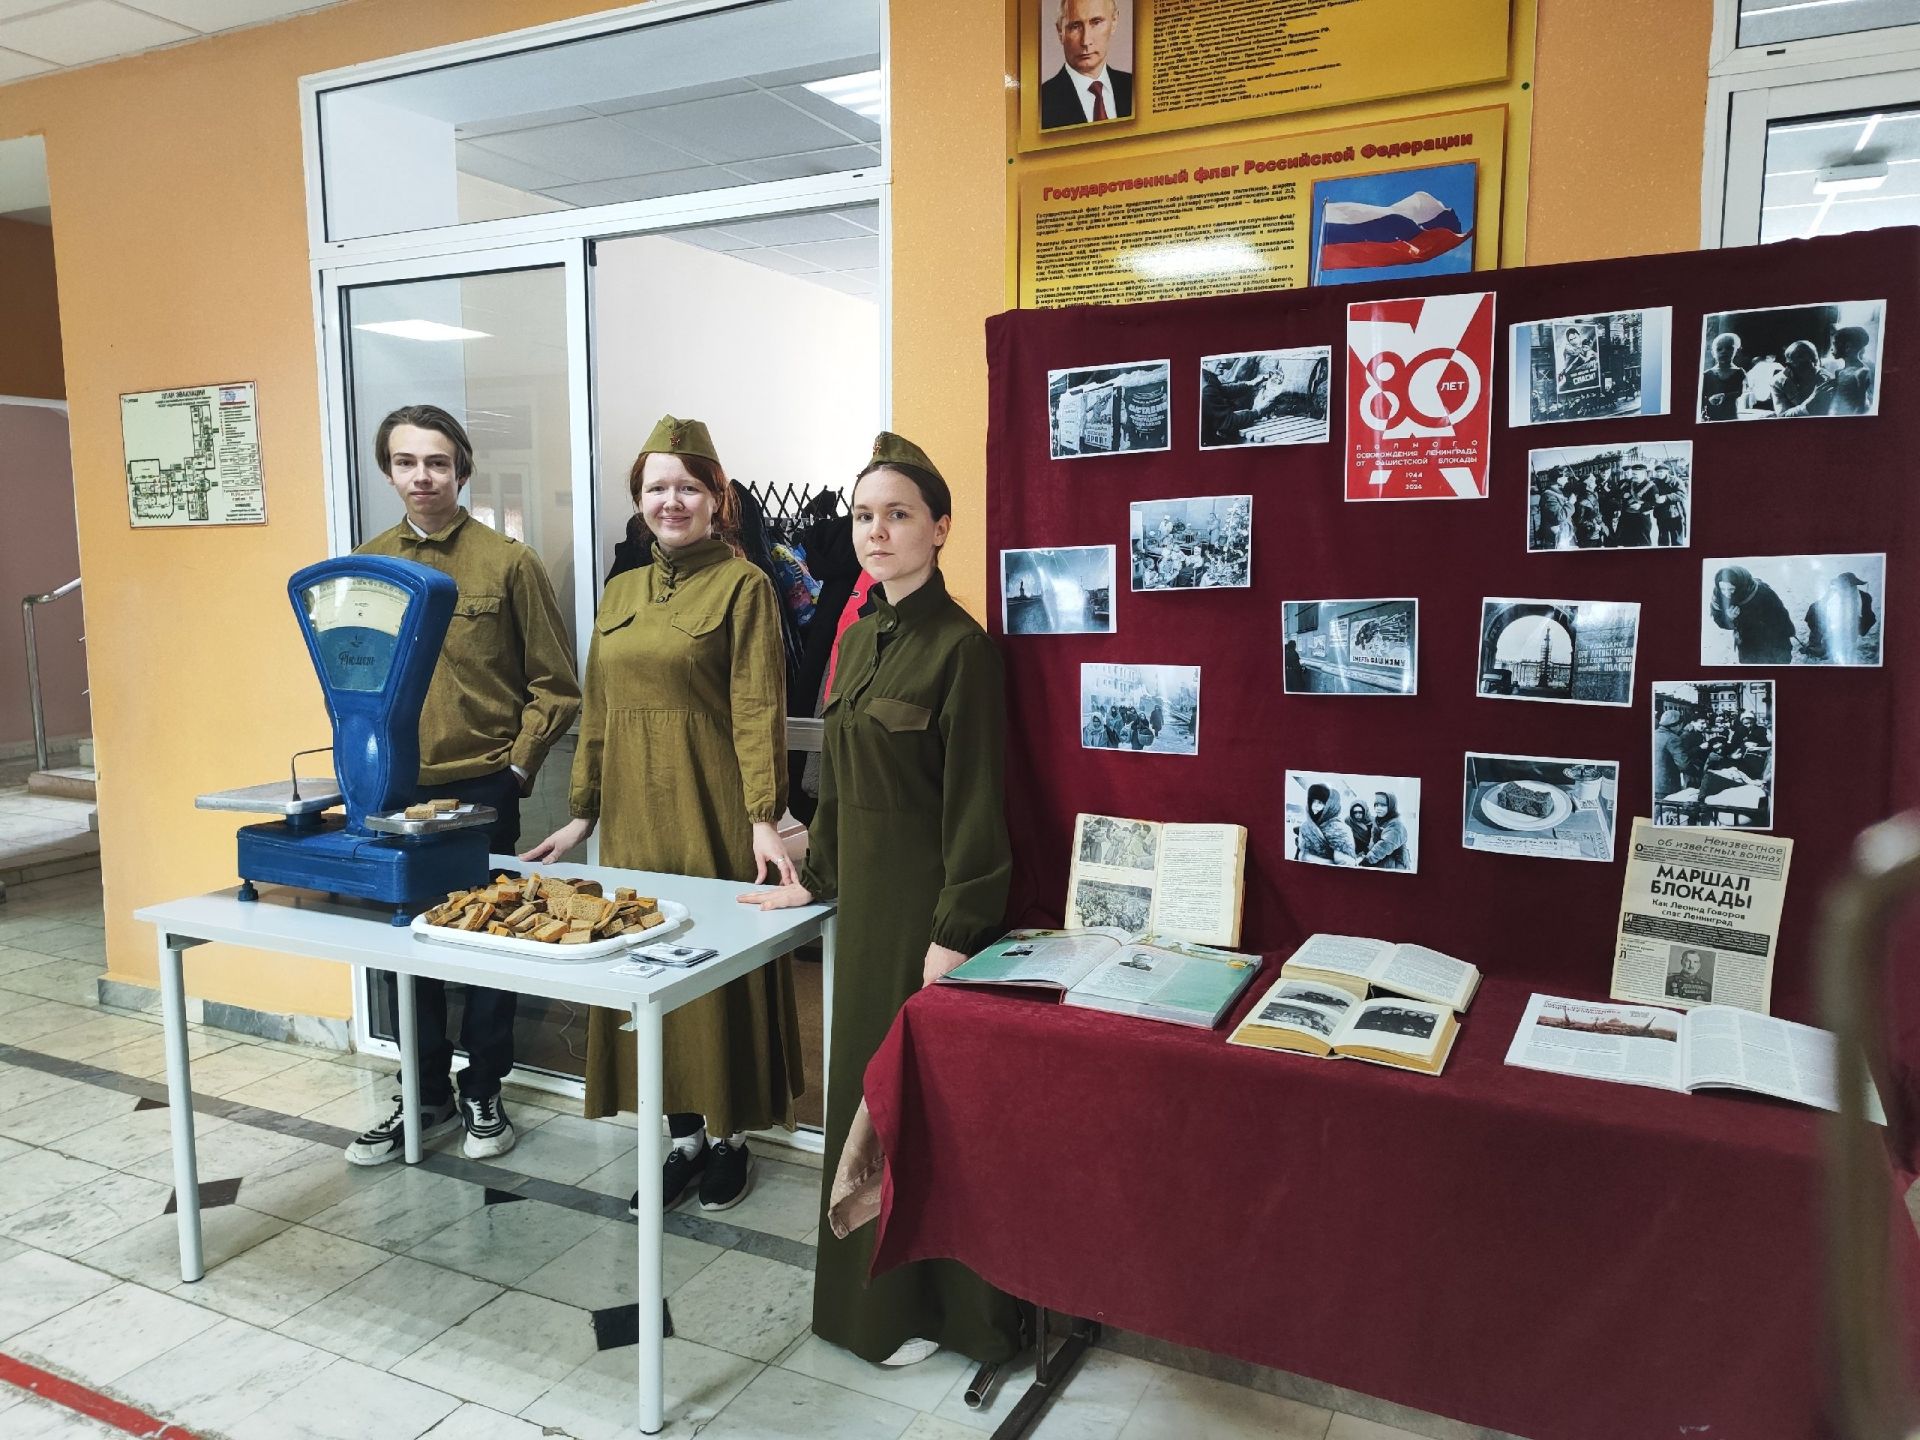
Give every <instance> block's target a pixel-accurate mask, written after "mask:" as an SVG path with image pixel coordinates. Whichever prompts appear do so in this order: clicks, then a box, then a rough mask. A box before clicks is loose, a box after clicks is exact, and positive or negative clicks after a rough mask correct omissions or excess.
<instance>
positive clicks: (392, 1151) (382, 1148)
mask: <svg viewBox="0 0 1920 1440" xmlns="http://www.w3.org/2000/svg"><path fill="white" fill-rule="evenodd" d="M420 1109H421V1111H422V1115H421V1123H420V1143H421V1144H422V1145H424V1144H426V1143H427V1142H428V1141H430V1140H437V1139H439V1138H440V1137H441V1136H442V1135H444V1134H446V1133H447V1132H448V1131H449V1130H451V1129H453V1127H454V1126H456V1125H458V1124H459V1123H460V1118H459V1114H458V1112H457V1111H456V1109H455V1107H454V1103H453V1101H452V1099H448V1100H445V1101H443V1102H442V1103H441V1104H438V1105H426V1104H422V1105H421V1107H420ZM406 1149H407V1145H406V1127H405V1126H404V1125H402V1124H401V1105H400V1097H399V1096H398V1095H396V1096H394V1097H393V1113H392V1114H391V1115H389V1116H387V1118H386V1119H384V1120H382V1121H381V1122H380V1123H379V1124H378V1125H375V1126H374V1127H373V1128H372V1129H370V1130H368V1131H366V1132H365V1133H363V1134H362V1135H361V1136H360V1138H359V1139H357V1140H355V1141H354V1142H353V1143H352V1144H351V1145H349V1146H347V1163H348V1164H350V1165H384V1164H385V1163H386V1162H387V1161H389V1160H398V1159H399V1158H400V1157H401V1156H402V1155H404V1154H405V1153H406Z"/></svg>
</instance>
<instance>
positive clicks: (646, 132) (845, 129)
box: [454, 55, 881, 208]
mask: <svg viewBox="0 0 1920 1440" xmlns="http://www.w3.org/2000/svg"><path fill="white" fill-rule="evenodd" d="M878 63H879V60H878V57H877V56H872V55H862V56H859V57H856V58H854V59H851V60H834V61H830V62H825V63H821V64H816V65H811V66H807V67H804V68H802V69H797V70H783V71H778V72H775V73H772V74H766V75H750V76H744V77H741V78H739V79H735V80H729V81H724V82H714V83H706V84H700V85H695V86H689V87H687V88H685V89H680V90H665V91H656V92H654V93H652V94H647V95H630V96H625V97H621V98H616V99H609V100H601V101H597V102H594V103H592V104H588V105H575V106H569V107H567V108H565V109H561V110H547V111H541V112H538V113H535V114H527V115H516V116H509V117H504V118H500V119H494V120H485V121H472V122H469V123H466V124H463V125H459V126H457V127H456V128H455V130H454V135H455V137H456V138H455V154H456V163H457V164H458V165H459V167H460V169H461V171H462V172H464V173H466V174H468V175H477V176H479V177H480V178H482V179H484V180H490V181H492V182H494V183H495V184H497V185H506V186H510V187H511V188H513V189H515V190H520V191H524V192H526V193H529V194H533V195H538V196H543V197H545V198H546V199H548V200H552V201H556V202H558V203H559V204H561V205H566V206H588V205H617V204H621V203H624V202H626V201H630V200H653V199H658V198H659V197H661V196H664V195H690V194H693V193H695V192H697V191H701V190H721V189H727V188H729V187H731V186H735V185H748V184H754V183H756V182H760V181H767V180H795V179H799V178H801V177H802V176H808V175H831V174H834V173H836V172H841V171H850V170H864V169H868V168H871V167H873V166H877V165H878V164H879V163H880V139H881V128H880V125H879V123H878V122H876V121H874V120H870V119H868V118H867V117H866V116H864V115H860V114H856V113H855V112H854V111H852V110H847V109H843V108H841V107H840V106H838V105H835V104H834V103H833V102H832V101H829V100H823V99H822V98H821V97H820V96H818V95H816V94H814V93H813V92H812V91H811V90H808V89H807V88H806V82H807V81H809V80H824V79H830V78H833V77H836V76H841V75H847V74H857V73H860V72H861V71H863V70H867V69H872V68H877V67H878ZM541 208H548V207H544V206H543V207H541Z"/></svg>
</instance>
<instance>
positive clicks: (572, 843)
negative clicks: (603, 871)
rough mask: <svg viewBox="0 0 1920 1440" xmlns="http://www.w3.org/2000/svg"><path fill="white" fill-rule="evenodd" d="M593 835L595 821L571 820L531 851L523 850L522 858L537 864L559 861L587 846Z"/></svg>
mask: <svg viewBox="0 0 1920 1440" xmlns="http://www.w3.org/2000/svg"><path fill="white" fill-rule="evenodd" d="M591 834H593V821H591V820H569V821H568V822H567V823H566V824H564V825H562V826H561V827H560V828H559V829H558V830H556V831H554V832H553V834H551V835H549V836H547V838H546V839H544V840H542V841H541V842H540V843H539V844H538V845H536V846H534V847H533V848H532V849H531V850H522V851H521V852H520V858H521V859H522V860H531V861H534V862H535V863H537V864H538V863H544V862H546V861H550V860H558V859H560V858H561V857H562V856H564V855H565V854H566V853H567V852H568V851H569V850H575V849H578V848H579V847H580V846H582V845H584V844H586V843H587V837H588V836H589V835H591Z"/></svg>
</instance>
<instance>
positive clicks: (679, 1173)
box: [627, 1145, 707, 1220]
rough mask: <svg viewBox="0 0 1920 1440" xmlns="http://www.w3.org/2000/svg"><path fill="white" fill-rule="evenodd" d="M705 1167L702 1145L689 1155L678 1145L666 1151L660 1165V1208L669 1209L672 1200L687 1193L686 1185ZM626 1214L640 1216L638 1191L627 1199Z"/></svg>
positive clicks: (704, 1149)
mask: <svg viewBox="0 0 1920 1440" xmlns="http://www.w3.org/2000/svg"><path fill="white" fill-rule="evenodd" d="M706 1168H707V1147H706V1146H705V1145H702V1146H701V1147H700V1148H699V1149H698V1150H696V1151H694V1152H693V1153H692V1154H691V1155H689V1154H688V1153H687V1152H686V1151H684V1150H682V1149H681V1148H680V1147H679V1146H677V1145H676V1146H674V1147H673V1148H672V1149H670V1150H668V1151H667V1163H666V1164H665V1165H663V1166H661V1167H660V1208H661V1209H662V1210H671V1209H672V1208H673V1206H674V1202H675V1201H676V1200H678V1199H679V1198H680V1197H681V1196H682V1195H684V1194H686V1193H687V1186H689V1185H691V1184H692V1183H693V1177H694V1176H696V1175H698V1174H699V1173H700V1172H701V1171H702V1170H704V1169H706ZM627 1214H629V1215H631V1216H633V1217H634V1218H635V1219H636V1220H637V1219H639V1218H640V1192H639V1191H638V1190H636V1191H634V1192H633V1198H632V1199H631V1200H629V1201H627Z"/></svg>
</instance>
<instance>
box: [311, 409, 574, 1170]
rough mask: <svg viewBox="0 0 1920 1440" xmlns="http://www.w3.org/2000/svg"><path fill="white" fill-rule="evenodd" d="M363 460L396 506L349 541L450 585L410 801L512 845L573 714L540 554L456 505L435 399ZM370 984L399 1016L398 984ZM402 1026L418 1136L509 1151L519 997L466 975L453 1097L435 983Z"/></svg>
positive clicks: (487, 1153) (395, 422) (390, 1141)
mask: <svg viewBox="0 0 1920 1440" xmlns="http://www.w3.org/2000/svg"><path fill="white" fill-rule="evenodd" d="M373 450H374V456H375V458H376V459H377V460H378V461H379V462H380V470H381V473H382V474H384V475H385V476H386V477H387V481H388V483H389V484H391V485H392V486H393V489H394V493H395V494H397V495H398V496H399V497H400V500H401V503H402V504H403V505H405V506H406V510H407V514H406V518H405V519H404V520H402V521H401V522H400V523H399V524H398V525H396V526H394V527H393V528H392V529H391V530H387V531H383V532H382V533H381V534H379V535H376V536H374V537H373V538H372V539H371V540H368V541H367V542H366V543H365V544H363V545H361V546H360V547H359V551H358V552H357V553H359V554H363V555H396V556H398V557H399V558H401V559H402V560H413V561H417V562H418V563H420V564H422V565H431V566H433V568H434V569H436V570H442V571H445V572H446V573H447V574H448V575H451V576H452V577H453V579H454V582H455V583H456V584H457V585H458V586H459V587H460V598H459V600H458V602H457V603H456V604H455V606H454V614H453V619H452V621H451V623H450V624H449V625H448V626H447V638H446V640H445V642H444V643H443V644H442V645H441V648H440V662H439V664H438V666H436V667H435V669H434V672H433V683H432V685H431V686H430V687H429V688H428V690H427V700H426V704H425V705H424V706H423V707H422V708H421V711H420V781H419V792H418V798H419V799H421V800H428V799H432V798H434V797H437V796H450V797H452V798H454V799H457V800H460V801H463V802H472V803H475V804H480V805H490V806H492V807H493V808H494V810H495V811H496V812H497V813H498V816H499V818H498V820H497V821H496V822H495V823H494V825H493V826H492V828H491V829H490V830H489V831H488V843H489V844H490V846H491V848H492V850H493V853H495V854H497V855H511V854H514V853H515V852H516V851H517V850H518V848H519V838H520V800H521V797H522V796H524V795H526V794H527V793H528V792H529V791H530V790H531V789H532V788H533V777H534V775H535V774H536V773H537V772H538V771H539V769H540V762H541V761H542V760H544V759H546V756H547V751H548V750H549V749H551V748H552V746H553V743H554V741H556V740H558V739H559V738H560V737H561V736H562V735H564V734H565V733H566V732H567V728H568V727H569V726H570V725H572V724H573V720H574V716H575V715H577V714H578V713H579V710H580V682H579V679H578V677H577V676H576V675H575V673H574V668H573V656H572V653H571V650H570V648H569V646H568V644H567V636H566V630H565V628H564V625H563V623H562V621H561V618H560V607H559V605H558V604H557V603H556V602H555V600H554V597H553V586H552V584H551V582H549V580H548V579H547V572H546V570H545V569H544V568H543V567H542V566H541V564H540V557H539V556H537V555H535V554H534V552H533V551H532V549H530V548H529V547H528V546H525V545H522V544H521V543H520V542H519V541H517V540H513V539H509V538H508V537H507V536H505V535H501V534H498V533H497V532H495V531H493V530H491V529H489V528H488V527H487V526H485V525H483V524H481V523H480V522H479V521H477V520H475V519H473V518H472V517H471V516H469V515H468V514H467V511H466V508H465V507H464V506H462V505H461V504H460V491H461V489H462V487H464V486H465V485H466V483H467V479H468V477H469V476H470V475H472V474H473V444H472V442H471V441H470V440H468V439H467V432H466V430H465V429H464V428H463V427H462V426H461V424H460V422H459V421H458V420H456V419H454V418H453V416H451V415H449V414H448V413H447V412H446V411H445V410H442V409H440V408H439V407H438V406H436V405H408V406H404V407H402V408H401V409H399V410H396V411H394V412H393V413H392V414H391V415H389V416H387V418H386V419H385V420H383V421H381V422H380V429H379V432H378V434H377V435H376V436H375V438H374V446H373ZM380 983H381V988H382V991H383V993H384V994H385V996H386V1001H387V1005H388V1007H389V1009H390V1010H391V1011H392V1012H393V1013H394V1014H395V1015H396V1016H397V1015H398V1013H399V1005H398V1001H397V991H398V985H397V982H396V981H395V979H394V977H393V975H392V974H390V973H387V972H382V973H381V975H380ZM414 999H415V1004H414V1022H415V1025H414V1034H413V1035H411V1036H409V1037H407V1041H408V1043H410V1044H412V1045H414V1046H415V1047H416V1053H417V1054H418V1055H419V1057H420V1108H421V1111H422V1120H421V1139H422V1141H423V1142H424V1141H427V1140H431V1139H433V1138H435V1137H436V1136H438V1135H443V1134H446V1133H448V1132H449V1131H451V1130H452V1129H453V1127H454V1126H455V1125H460V1126H462V1127H463V1128H464V1129H465V1130H466V1132H467V1133H466V1141H465V1146H464V1149H465V1153H466V1155H467V1157H468V1158H469V1159H473V1160H484V1159H488V1158H490V1157H492V1156H495V1155H502V1154H505V1153H506V1152H507V1151H508V1150H511V1149H512V1148H513V1143H514V1133H513V1125H512V1122H511V1121H509V1120H508V1119H507V1113H506V1109H505V1108H504V1107H503V1106H502V1105H501V1103H500V1082H501V1081H502V1080H503V1079H504V1078H505V1077H506V1074H507V1072H508V1071H509V1070H511V1069H513V1013H514V1007H515V1005H516V1003H517V1002H518V1000H519V997H518V996H517V995H515V994H513V993H512V992H510V991H506V990H488V989H484V988H481V987H479V986H475V985H469V986H468V987H467V993H466V1005H465V1007H464V1009H463V1011H462V1013H461V1018H460V1045H461V1048H462V1049H464V1050H465V1051H466V1052H467V1068H466V1069H465V1070H463V1071H462V1072H461V1073H460V1086H459V1093H458V1095H457V1096H456V1094H455V1092H454V1087H453V1082H452V1079H451V1075H450V1072H451V1070H452V1067H453V1043H452V1041H451V1040H450V1038H449V1037H448V1035H447V992H446V985H445V983H444V982H443V981H439V980H429V979H427V978H425V977H424V976H423V977H421V978H420V979H417V980H415V981H414ZM398 1098H399V1097H397V1096H396V1097H395V1106H394V1111H393V1113H392V1114H391V1115H389V1116H388V1117H387V1118H386V1119H385V1120H383V1121H381V1122H380V1123H379V1124H378V1125H375V1126H374V1127H373V1128H372V1129H371V1130H368V1131H367V1132H366V1133H365V1134H364V1135H362V1136H361V1137H360V1138H359V1139H357V1140H355V1141H354V1142H353V1143H352V1144H351V1145H349V1146H348V1147H347V1159H348V1160H350V1161H351V1162H353V1163H354V1164H356V1165H378V1164H380V1163H382V1162H383V1161H387V1160H391V1159H394V1158H395V1157H396V1156H398V1155H400V1154H402V1153H403V1151H404V1149H405V1143H404V1141H405V1136H404V1134H403V1130H402V1125H401V1114H400V1107H399V1104H398Z"/></svg>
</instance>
